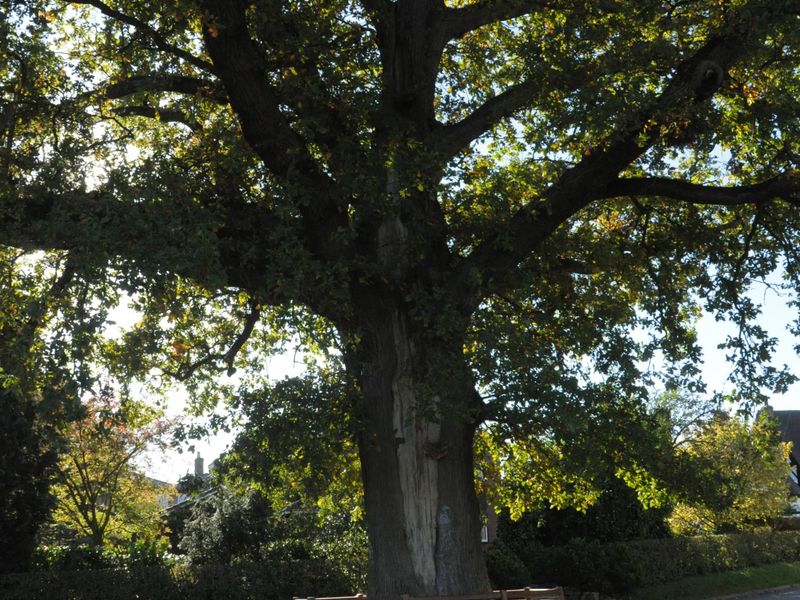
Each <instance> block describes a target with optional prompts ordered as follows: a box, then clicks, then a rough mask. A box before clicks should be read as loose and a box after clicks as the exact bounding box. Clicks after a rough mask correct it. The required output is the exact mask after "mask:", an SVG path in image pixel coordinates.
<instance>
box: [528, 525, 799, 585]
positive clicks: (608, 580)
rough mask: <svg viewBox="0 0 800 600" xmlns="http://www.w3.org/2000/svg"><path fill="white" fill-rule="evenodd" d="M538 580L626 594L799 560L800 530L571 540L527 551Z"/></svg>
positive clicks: (530, 564)
mask: <svg viewBox="0 0 800 600" xmlns="http://www.w3.org/2000/svg"><path fill="white" fill-rule="evenodd" d="M526 557H527V558H528V560H529V562H528V568H529V570H530V571H531V573H532V574H533V575H534V576H535V578H536V579H537V580H548V581H556V582H558V584H559V585H564V586H569V587H576V588H580V589H584V590H592V591H598V592H602V593H605V594H614V593H624V592H628V591H630V590H632V589H635V588H638V587H644V586H647V585H653V584H657V583H665V582H668V581H673V580H675V579H680V578H682V577H688V576H691V575H705V574H709V573H719V572H723V571H730V570H734V569H741V568H745V567H750V566H757V565H765V564H771V563H776V562H783V561H797V560H800V532H797V531H761V532H750V533H739V534H727V535H713V536H704V537H677V538H666V539H657V540H639V541H631V542H618V543H613V544H600V543H598V542H596V541H586V540H577V539H576V540H571V541H570V542H569V543H567V544H565V545H564V546H552V547H548V548H544V547H541V546H538V547H533V548H532V549H530V550H529V552H527V553H526Z"/></svg>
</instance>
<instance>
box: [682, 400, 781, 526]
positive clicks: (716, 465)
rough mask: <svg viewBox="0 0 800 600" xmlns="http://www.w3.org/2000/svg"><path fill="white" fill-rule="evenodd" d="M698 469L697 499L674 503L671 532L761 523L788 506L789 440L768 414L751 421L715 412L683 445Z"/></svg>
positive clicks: (687, 455) (688, 456)
mask: <svg viewBox="0 0 800 600" xmlns="http://www.w3.org/2000/svg"><path fill="white" fill-rule="evenodd" d="M684 452H685V453H686V457H687V458H688V459H689V460H690V461H691V463H692V464H693V465H694V467H695V468H696V469H697V473H698V474H699V477H698V479H697V481H698V482H699V489H697V490H695V492H696V499H694V500H689V501H684V502H679V503H677V505H676V506H675V508H674V510H673V512H672V515H671V516H670V517H669V523H670V526H671V527H672V529H673V530H674V531H675V532H676V533H680V534H699V533H715V532H722V531H730V530H739V529H744V528H747V527H752V526H754V525H763V524H765V523H766V522H767V521H768V520H769V519H770V518H772V517H776V516H778V515H780V514H781V512H782V511H783V510H784V509H785V508H786V507H787V506H788V502H789V501H788V492H787V488H786V480H787V477H788V476H789V462H788V458H789V444H786V443H782V442H781V441H780V438H779V437H778V434H777V432H776V430H775V427H774V425H773V424H772V422H771V421H770V420H769V419H768V418H759V419H757V420H756V421H755V422H754V423H752V424H751V425H748V424H747V422H746V421H745V420H744V419H743V418H741V417H738V416H729V415H727V414H724V413H721V414H718V415H717V416H716V417H715V418H713V419H712V420H710V421H709V422H708V423H707V424H706V425H705V426H704V427H703V428H702V429H701V430H700V431H699V432H698V434H697V435H696V436H695V437H693V438H692V439H691V440H689V441H688V443H687V444H686V445H685V449H684Z"/></svg>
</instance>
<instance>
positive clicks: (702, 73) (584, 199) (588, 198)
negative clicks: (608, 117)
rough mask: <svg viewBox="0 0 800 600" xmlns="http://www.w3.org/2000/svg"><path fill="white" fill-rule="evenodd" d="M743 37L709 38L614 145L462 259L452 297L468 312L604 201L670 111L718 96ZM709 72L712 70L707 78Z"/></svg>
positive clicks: (580, 166) (580, 164)
mask: <svg viewBox="0 0 800 600" xmlns="http://www.w3.org/2000/svg"><path fill="white" fill-rule="evenodd" d="M746 35H749V33H748V32H747V31H739V32H733V33H730V34H728V35H716V36H712V37H711V38H709V40H708V41H707V42H706V43H705V44H704V45H703V46H702V47H701V48H700V49H698V50H697V52H695V54H694V55H692V56H690V57H688V58H687V59H685V60H683V61H682V62H681V63H680V64H678V65H677V66H676V69H675V71H674V73H675V74H674V75H673V77H672V79H671V80H670V81H669V82H668V84H667V85H666V87H665V88H664V91H663V92H661V94H659V96H657V97H656V98H654V100H653V101H652V102H651V103H650V104H649V105H648V106H645V107H643V108H642V110H641V111H640V113H639V116H638V118H637V119H636V120H635V121H633V122H632V124H631V125H625V126H623V127H622V128H620V129H619V130H618V131H617V132H615V133H614V134H612V135H611V136H610V138H609V139H613V140H616V141H614V142H613V143H610V144H608V145H606V146H604V147H600V148H596V149H594V150H591V151H590V152H588V153H587V154H586V155H585V156H584V157H583V159H581V160H580V162H578V163H577V164H576V165H574V166H573V167H571V168H569V169H567V170H566V171H564V173H562V175H561V176H560V177H559V179H558V180H557V181H556V182H554V183H553V184H552V185H551V186H550V187H549V188H548V189H546V190H545V191H544V193H543V194H542V197H541V198H540V200H539V201H538V202H535V203H533V202H532V203H529V204H527V205H526V206H523V207H522V208H520V209H519V210H518V211H517V212H516V213H515V214H514V215H513V216H512V217H511V219H510V221H509V222H508V224H507V226H506V227H504V228H503V230H502V231H498V232H495V233H494V234H492V235H490V236H488V237H487V238H486V239H484V241H483V242H481V243H480V244H479V245H478V246H477V247H476V248H475V249H474V250H473V251H472V253H471V254H470V255H469V256H468V257H467V258H466V259H464V260H463V261H462V263H461V265H460V267H459V268H458V269H457V271H456V277H455V280H454V285H455V287H454V288H453V289H452V290H451V293H452V294H453V297H456V298H464V302H465V304H464V308H465V309H466V310H468V311H471V310H472V309H473V308H474V306H475V303H477V302H479V301H480V298H481V297H483V296H484V295H485V294H486V293H487V291H488V290H486V289H481V288H482V287H483V286H487V284H488V287H490V288H491V287H492V286H499V285H502V282H503V281H504V280H505V278H506V277H508V276H509V275H510V274H511V273H513V272H514V269H515V268H516V266H517V265H518V264H519V263H520V262H522V261H523V260H524V259H525V258H526V257H527V256H528V255H529V254H530V253H531V252H532V251H533V250H534V249H535V248H536V247H537V246H538V245H539V244H541V243H542V242H543V241H544V240H545V239H546V238H547V237H548V236H549V235H550V234H551V233H552V232H553V231H555V230H556V228H558V227H559V226H560V225H561V224H562V223H565V222H566V221H567V220H568V219H570V218H571V217H572V216H573V215H575V214H576V213H577V212H578V211H580V210H581V209H582V208H584V207H585V206H587V205H588V204H589V203H590V202H592V201H594V200H597V199H599V198H601V197H603V196H604V195H605V197H608V188H609V186H610V185H611V184H612V182H615V180H617V177H618V175H619V173H620V172H622V171H623V170H624V169H625V168H626V167H628V166H629V165H630V164H631V163H632V162H633V161H635V160H636V159H637V158H638V157H639V156H641V155H642V153H644V152H645V151H646V150H647V149H648V148H649V147H651V146H652V145H653V144H654V143H655V142H656V141H657V140H658V139H659V137H660V130H661V128H662V126H663V125H665V124H667V123H670V118H671V117H670V114H669V113H670V110H671V109H672V108H673V107H675V106H680V105H682V104H685V103H686V102H687V101H693V102H701V101H705V100H708V99H709V98H710V97H711V96H712V95H713V94H714V93H715V92H716V90H717V89H718V88H719V86H720V85H721V83H722V77H721V76H719V73H722V74H725V73H727V71H728V70H729V69H730V68H731V67H732V66H733V65H734V64H735V62H736V61H737V60H738V59H739V57H740V55H741V53H742V51H743V49H744V47H745V44H744V43H742V42H743V39H742V37H743V36H746ZM711 65H713V68H712V67H711ZM709 71H713V72H711V73H710V75H711V76H709ZM712 79H713V81H712ZM465 288H466V289H465Z"/></svg>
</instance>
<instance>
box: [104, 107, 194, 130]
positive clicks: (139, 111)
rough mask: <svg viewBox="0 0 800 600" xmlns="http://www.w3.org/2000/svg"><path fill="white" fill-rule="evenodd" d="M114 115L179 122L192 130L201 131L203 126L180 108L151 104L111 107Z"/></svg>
mask: <svg viewBox="0 0 800 600" xmlns="http://www.w3.org/2000/svg"><path fill="white" fill-rule="evenodd" d="M113 113H114V114H115V115H119V116H121V117H127V116H130V115H135V116H137V117H146V118H148V119H157V120H159V121H164V122H166V123H179V124H181V125H185V126H186V127H188V128H189V129H191V130H192V131H202V129H203V126H202V125H201V124H200V122H199V121H197V120H196V119H193V118H191V117H190V116H189V115H187V114H186V113H184V112H183V111H180V110H173V109H169V108H154V107H152V106H141V105H140V106H120V107H118V108H115V109H113Z"/></svg>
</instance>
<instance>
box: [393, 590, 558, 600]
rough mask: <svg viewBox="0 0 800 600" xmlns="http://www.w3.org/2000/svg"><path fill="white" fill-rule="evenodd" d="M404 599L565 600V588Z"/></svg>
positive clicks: (405, 596)
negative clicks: (529, 599)
mask: <svg viewBox="0 0 800 600" xmlns="http://www.w3.org/2000/svg"><path fill="white" fill-rule="evenodd" d="M401 598H402V600H527V599H528V598H532V599H536V600H564V590H563V589H561V588H560V587H554V588H521V589H518V590H495V591H492V592H486V593H483V594H467V595H464V596H409V595H407V594H403V595H402V596H401Z"/></svg>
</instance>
